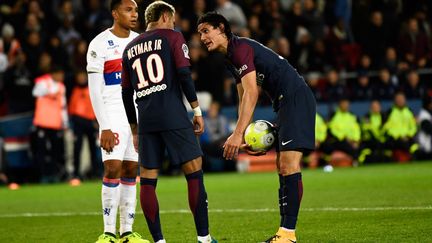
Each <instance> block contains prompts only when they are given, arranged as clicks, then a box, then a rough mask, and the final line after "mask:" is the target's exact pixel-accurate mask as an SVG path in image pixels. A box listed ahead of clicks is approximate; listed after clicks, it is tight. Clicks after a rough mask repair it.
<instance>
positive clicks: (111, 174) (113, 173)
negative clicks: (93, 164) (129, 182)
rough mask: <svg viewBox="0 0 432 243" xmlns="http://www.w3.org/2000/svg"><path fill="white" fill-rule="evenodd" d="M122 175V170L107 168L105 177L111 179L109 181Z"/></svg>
mask: <svg viewBox="0 0 432 243" xmlns="http://www.w3.org/2000/svg"><path fill="white" fill-rule="evenodd" d="M120 174H121V170H120V168H117V167H110V166H108V167H105V170H104V177H106V178H109V179H116V178H120Z"/></svg>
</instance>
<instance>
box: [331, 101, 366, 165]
mask: <svg viewBox="0 0 432 243" xmlns="http://www.w3.org/2000/svg"><path fill="white" fill-rule="evenodd" d="M349 109H350V102H349V100H348V99H346V98H341V99H340V101H339V103H338V107H337V109H336V111H335V112H334V113H333V114H332V115H331V116H330V119H329V122H328V139H327V142H326V143H327V144H326V145H325V148H323V149H324V150H325V152H326V153H327V154H330V153H332V152H333V151H336V150H340V151H343V152H345V153H347V154H348V155H350V156H351V157H352V158H353V161H357V159H358V158H357V157H358V149H359V145H360V138H361V131H360V125H359V123H358V121H357V117H356V116H355V115H354V114H353V113H351V112H350V111H349Z"/></svg>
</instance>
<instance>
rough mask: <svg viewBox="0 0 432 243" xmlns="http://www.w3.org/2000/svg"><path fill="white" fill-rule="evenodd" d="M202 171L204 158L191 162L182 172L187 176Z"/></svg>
mask: <svg viewBox="0 0 432 243" xmlns="http://www.w3.org/2000/svg"><path fill="white" fill-rule="evenodd" d="M201 169H202V158H201V157H198V158H195V159H193V160H190V161H188V162H186V163H185V164H183V165H182V170H183V172H184V173H185V174H190V173H194V172H196V171H199V170H201Z"/></svg>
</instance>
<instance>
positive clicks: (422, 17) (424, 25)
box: [414, 10, 432, 48]
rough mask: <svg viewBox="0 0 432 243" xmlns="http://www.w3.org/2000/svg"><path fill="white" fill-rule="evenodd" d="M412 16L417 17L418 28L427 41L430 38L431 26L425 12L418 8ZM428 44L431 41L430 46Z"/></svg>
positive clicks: (431, 34)
mask: <svg viewBox="0 0 432 243" xmlns="http://www.w3.org/2000/svg"><path fill="white" fill-rule="evenodd" d="M414 16H415V18H416V19H417V23H418V26H419V30H420V31H421V32H423V33H424V34H425V35H426V38H427V39H428V40H429V41H430V40H432V28H431V27H432V26H431V23H430V22H429V21H428V16H427V13H426V12H425V11H423V10H418V11H417V12H416V13H415V15H414ZM430 45H431V43H429V48H430V47H431V46H430Z"/></svg>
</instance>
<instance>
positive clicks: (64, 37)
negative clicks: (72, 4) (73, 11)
mask: <svg viewBox="0 0 432 243" xmlns="http://www.w3.org/2000/svg"><path fill="white" fill-rule="evenodd" d="M57 35H58V37H59V38H60V40H61V42H62V44H63V46H64V47H65V49H66V52H67V53H68V54H69V56H72V55H73V52H74V49H75V45H76V43H77V42H78V40H80V39H81V34H80V33H79V32H78V31H77V30H76V29H75V27H74V22H73V19H72V18H65V19H63V24H62V26H61V27H60V29H59V30H58V31H57Z"/></svg>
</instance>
